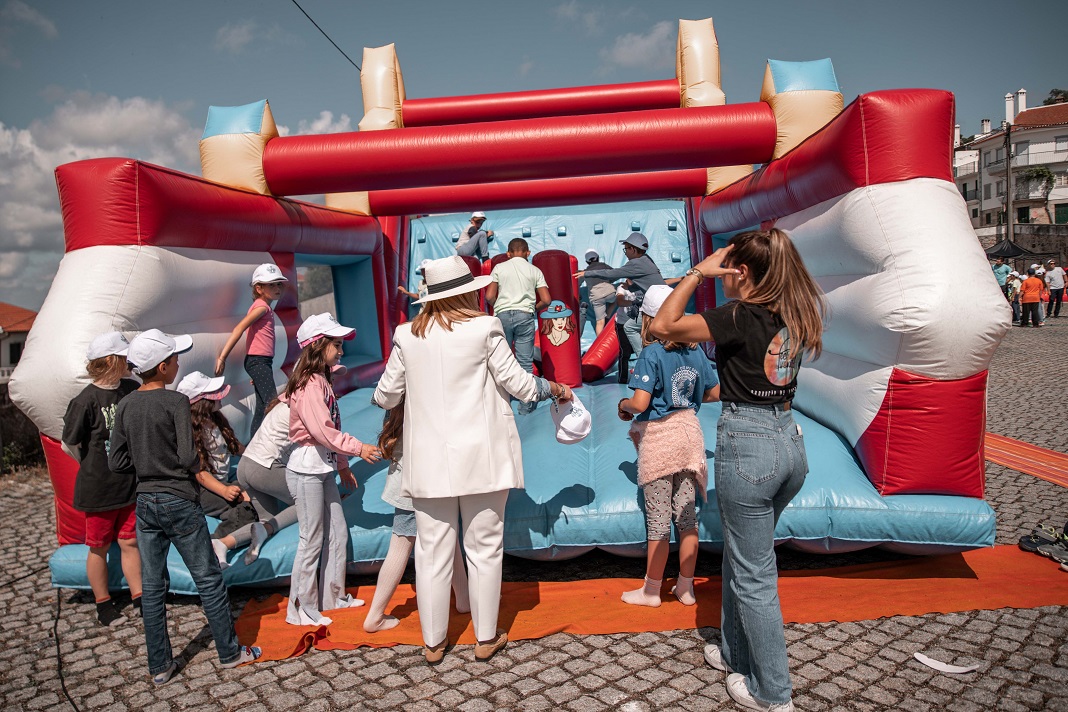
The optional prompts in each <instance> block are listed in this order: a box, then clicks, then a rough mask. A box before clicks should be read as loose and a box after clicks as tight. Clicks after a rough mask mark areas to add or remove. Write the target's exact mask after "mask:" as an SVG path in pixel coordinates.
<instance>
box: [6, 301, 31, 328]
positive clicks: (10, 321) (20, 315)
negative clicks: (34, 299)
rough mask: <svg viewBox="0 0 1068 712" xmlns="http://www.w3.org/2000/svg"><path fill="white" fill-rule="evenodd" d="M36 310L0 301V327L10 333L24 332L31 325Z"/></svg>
mask: <svg viewBox="0 0 1068 712" xmlns="http://www.w3.org/2000/svg"><path fill="white" fill-rule="evenodd" d="M36 318H37V312H35V311H30V310H29V309H23V308H22V307H17V306H15V305H14V304H8V303H7V302H0V329H3V330H4V331H9V332H12V333H18V332H26V331H29V330H30V327H31V326H33V320H34V319H36Z"/></svg>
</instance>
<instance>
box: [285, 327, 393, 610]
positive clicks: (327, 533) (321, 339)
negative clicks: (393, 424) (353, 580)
mask: <svg viewBox="0 0 1068 712" xmlns="http://www.w3.org/2000/svg"><path fill="white" fill-rule="evenodd" d="M355 335H356V330H355V329H351V328H349V327H347V326H341V325H340V324H338V323H337V320H336V319H335V318H334V317H333V316H331V315H330V314H325V313H324V314H316V315H314V316H310V317H308V318H307V319H305V320H304V323H303V324H301V325H300V328H299V329H297V343H298V344H299V345H300V347H301V349H303V350H302V351H301V352H300V358H299V359H297V364H296V365H295V366H294V367H293V373H292V374H291V375H290V377H289V383H288V384H287V385H286V392H285V399H286V401H287V402H288V403H289V409H290V411H289V439H290V440H292V441H293V443H294V445H295V446H296V447H295V448H294V449H293V452H292V454H290V456H289V462H288V463H287V464H286V484H287V485H288V486H289V492H290V494H291V495H292V496H293V501H294V502H296V504H297V525H298V526H299V527H300V543H299V544H297V551H296V554H295V555H294V557H293V573H292V575H291V576H290V586H289V608H288V610H287V611H286V622H287V623H289V624H291V625H318V626H323V625H330V623H332V621H331V619H329V618H327V617H326V616H324V615H323V614H322V611H324V610H332V609H335V608H348V607H351V606H362V605H363V601H361V600H360V599H358V598H356V599H354V598H353V597H352V596H351V595H350V594H347V593H345V559H346V556H345V554H346V545H347V544H348V528H347V526H346V524H345V513H344V512H343V511H342V509H341V495H340V493H339V492H338V488H337V482H336V481H335V479H334V473H335V472H337V473H338V474H340V475H341V482H342V483H343V484H344V485H345V486H346V487H347V488H349V489H353V488H355V487H356V486H357V485H356V478H355V477H353V475H352V470H350V469H349V464H348V456H359V457H360V458H362V459H363V460H365V461H367V462H371V463H373V462H377V461H378V459H379V454H378V449H377V448H375V447H374V446H373V445H369V444H366V443H362V442H360V441H359V440H357V439H356V438H354V437H352V436H351V435H349V434H348V433H345V432H343V431H342V430H341V411H340V410H339V409H338V405H337V400H336V399H335V398H334V390H333V388H332V387H331V385H330V382H331V369H332V368H333V367H334V365H336V364H337V363H338V362H339V361H340V360H341V356H342V353H343V350H342V346H341V341H342V339H345V340H348V339H351V338H352V337H353V336H355ZM338 455H345V456H346V457H343V458H341V460H338V457H337V456H338ZM324 541H325V546H324ZM316 569H319V570H320V573H319V577H318V579H317V578H316Z"/></svg>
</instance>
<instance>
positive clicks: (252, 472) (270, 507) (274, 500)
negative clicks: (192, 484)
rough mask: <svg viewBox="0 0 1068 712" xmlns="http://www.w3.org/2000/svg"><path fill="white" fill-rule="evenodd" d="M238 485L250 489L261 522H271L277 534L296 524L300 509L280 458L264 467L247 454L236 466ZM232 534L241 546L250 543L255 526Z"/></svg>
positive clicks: (247, 490) (250, 496)
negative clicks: (287, 481)
mask: <svg viewBox="0 0 1068 712" xmlns="http://www.w3.org/2000/svg"><path fill="white" fill-rule="evenodd" d="M237 484H238V485H240V486H241V489H243V490H245V491H246V492H248V496H249V499H250V500H252V506H253V507H255V508H256V512H257V513H258V514H259V515H260V521H261V522H263V523H264V524H268V525H270V527H271V531H273V532H274V533H276V534H277V533H278V532H280V531H281V530H283V529H285V528H286V527H289V526H293V525H294V524H296V523H297V508H296V507H295V506H294V505H293V495H291V494H290V493H289V486H288V485H287V484H286V466H285V465H283V464H282V463H281V462H279V461H278V460H275V461H274V462H273V463H272V464H271V466H270V467H264V466H263V465H261V464H260V463H258V462H255V461H254V460H250V459H249V458H247V457H243V458H241V462H239V463H238V465H237ZM232 536H233V537H234V539H235V540H236V541H237V546H238V547H242V546H244V545H245V544H248V543H249V542H250V541H252V525H251V524H249V525H246V526H244V527H241V528H240V529H238V530H236V531H235V532H234V533H233V535H232Z"/></svg>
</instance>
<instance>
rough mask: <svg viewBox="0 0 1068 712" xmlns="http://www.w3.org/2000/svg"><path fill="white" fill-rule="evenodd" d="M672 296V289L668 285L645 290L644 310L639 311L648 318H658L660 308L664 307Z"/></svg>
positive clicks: (658, 285)
mask: <svg viewBox="0 0 1068 712" xmlns="http://www.w3.org/2000/svg"><path fill="white" fill-rule="evenodd" d="M670 296H671V287H669V286H667V285H666V284H654V285H653V286H651V287H649V289H647V290H645V299H643V300H642V308H641V309H640V310H639V311H641V313H642V314H647V315H648V316H656V314H657V312H659V311H660V307H662V306H663V305H664V302H665V301H666V300H667V298H668V297H670Z"/></svg>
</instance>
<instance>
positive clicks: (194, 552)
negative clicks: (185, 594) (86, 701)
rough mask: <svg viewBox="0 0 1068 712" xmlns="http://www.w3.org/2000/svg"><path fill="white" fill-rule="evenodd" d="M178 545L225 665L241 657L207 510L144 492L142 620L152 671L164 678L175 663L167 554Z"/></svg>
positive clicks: (140, 516) (140, 506)
mask: <svg viewBox="0 0 1068 712" xmlns="http://www.w3.org/2000/svg"><path fill="white" fill-rule="evenodd" d="M171 544H174V546H175V548H176V549H178V553H179V554H181V556H182V561H184V562H185V566H186V568H187V569H189V575H190V576H192V578H193V582H194V583H195V584H196V586H197V592H198V593H199V594H200V605H201V606H203V607H204V615H205V616H207V618H208V626H209V627H210V628H211V637H212V638H214V639H215V650H216V651H217V652H218V653H219V662H221V663H232V662H234V661H235V660H237V659H238V658H239V657H240V656H241V649H240V647H239V646H238V643H237V633H235V632H234V619H233V616H232V615H231V614H230V598H229V596H227V595H226V586H225V585H224V584H223V578H222V570H221V569H220V568H219V560H218V559H217V558H215V552H214V550H213V549H212V548H211V536H210V535H209V534H208V524H207V522H206V521H205V520H204V510H202V509H201V508H200V505H199V504H198V503H196V502H190V501H189V500H187V499H182V498H181V497H177V496H175V495H173V494H166V493H163V492H142V493H140V494H138V495H137V548H138V550H139V551H140V552H141V576H142V579H143V593H142V594H141V615H142V617H143V618H144V626H145V643H146V644H147V646H148V672H149V674H151V675H155V674H157V673H161V672H163V671H164V670H166V669H167V668H169V667H170V665H171V661H172V660H173V653H172V651H171V639H170V636H169V635H168V634H167V609H166V607H165V605H164V601H165V598H166V595H167V582H168V581H169V579H170V577H169V576H168V574H167V552H168V551H169V550H170V548H171Z"/></svg>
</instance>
